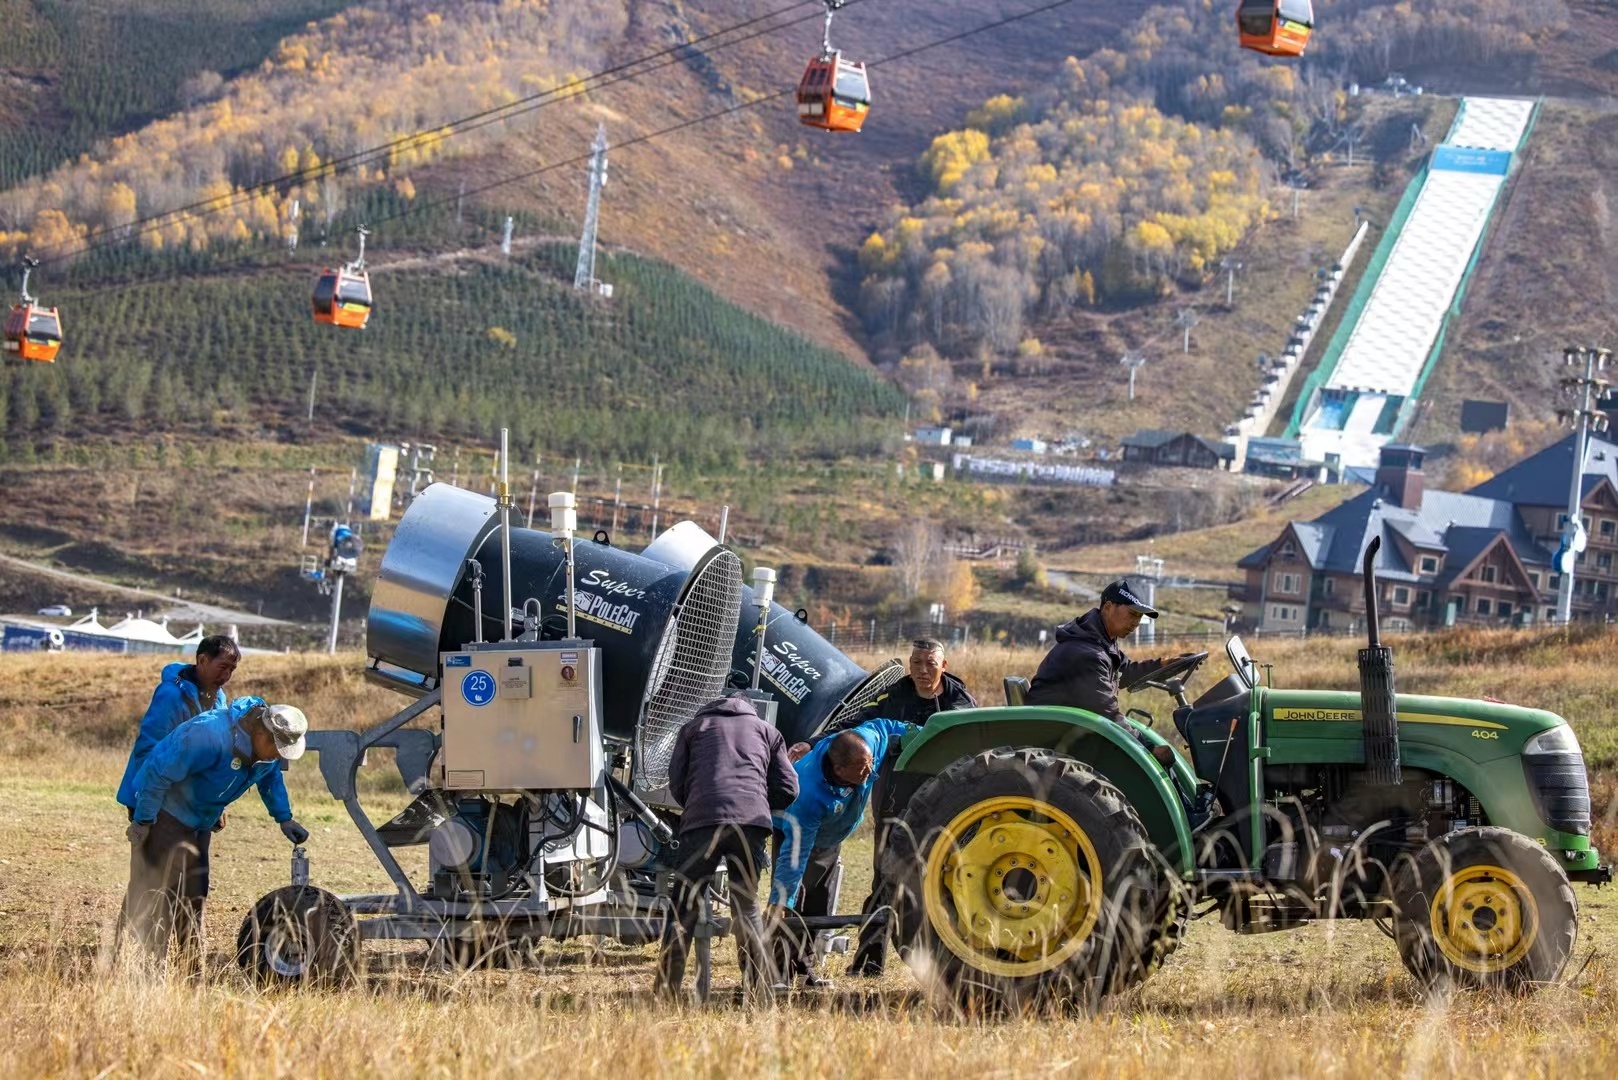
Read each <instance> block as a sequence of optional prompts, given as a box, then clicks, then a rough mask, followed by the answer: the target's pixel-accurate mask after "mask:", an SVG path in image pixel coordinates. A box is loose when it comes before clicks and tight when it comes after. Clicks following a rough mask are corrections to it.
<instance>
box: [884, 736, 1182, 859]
mask: <svg viewBox="0 0 1618 1080" xmlns="http://www.w3.org/2000/svg"><path fill="white" fill-rule="evenodd" d="M1001 746H1012V747H1024V746H1032V747H1039V748H1041V749H1045V750H1054V751H1055V752H1056V753H1058V754H1064V755H1066V756H1068V757H1071V758H1073V759H1074V760H1076V761H1081V762H1083V763H1084V764H1086V765H1088V766H1090V767H1091V768H1092V769H1094V770H1095V771H1096V772H1098V773H1100V774H1101V775H1102V776H1104V777H1106V778H1107V780H1108V781H1109V782H1110V783H1111V784H1112V785H1113V786H1114V787H1116V788H1118V790H1119V791H1121V792H1123V794H1124V797H1125V798H1127V799H1128V800H1129V802H1130V804H1131V805H1132V806H1133V807H1134V809H1135V813H1137V814H1138V815H1140V819H1141V823H1142V824H1144V825H1145V826H1146V832H1147V834H1148V835H1149V836H1151V838H1152V843H1153V844H1154V845H1156V847H1157V849H1158V851H1159V853H1161V855H1162V856H1163V858H1164V859H1165V860H1167V862H1168V864H1169V865H1170V866H1172V867H1174V869H1175V870H1176V871H1177V872H1179V873H1180V874H1181V875H1182V876H1187V875H1189V874H1190V873H1191V870H1192V863H1193V859H1194V853H1193V849H1192V846H1191V825H1190V822H1189V821H1187V819H1186V814H1185V808H1184V807H1182V806H1181V805H1180V799H1179V796H1178V795H1176V794H1175V792H1174V788H1173V786H1172V785H1171V784H1170V782H1169V778H1168V776H1167V774H1165V773H1164V771H1163V768H1162V766H1160V765H1159V764H1158V763H1157V762H1156V761H1154V760H1153V759H1152V756H1151V755H1150V754H1149V753H1147V751H1146V748H1145V747H1144V746H1142V745H1141V744H1140V742H1138V741H1137V740H1136V739H1135V738H1134V736H1132V735H1131V734H1130V733H1129V731H1128V730H1126V729H1125V728H1123V727H1121V726H1119V725H1118V724H1115V723H1113V722H1112V721H1111V720H1108V719H1106V718H1105V717H1102V716H1097V715H1096V714H1095V713H1092V712H1086V711H1084V710H1083V709H1065V708H1058V707H1054V706H1037V707H1030V706H1009V707H1005V708H994V709H961V710H958V711H953V712H942V713H934V714H933V716H932V718H931V719H930V720H928V721H927V725H926V726H925V727H923V728H922V729H921V730H920V731H918V732H915V733H913V734H911V735H908V736H906V737H905V740H904V750H903V753H901V755H900V757H899V761H898V764H897V766H896V768H898V769H899V770H900V771H901V772H909V773H917V774H920V775H923V776H936V775H938V774H939V773H940V772H942V771H943V770H944V769H945V768H946V767H947V766H948V765H949V764H950V763H951V762H952V761H956V760H959V759H960V758H963V757H970V756H972V755H973V754H978V753H981V752H983V751H984V750H992V749H995V748H996V747H1001Z"/></svg>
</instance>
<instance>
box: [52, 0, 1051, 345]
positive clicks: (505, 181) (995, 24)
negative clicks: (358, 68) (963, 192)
mask: <svg viewBox="0 0 1618 1080" xmlns="http://www.w3.org/2000/svg"><path fill="white" fill-rule="evenodd" d="M848 2H849V3H858V2H861V0H848ZM1071 3H1073V0H1048V2H1046V3H1044V4H1040V5H1038V6H1036V7H1032V8H1029V9H1027V10H1025V11H1021V12H1017V13H1014V14H1012V15H1007V16H1004V17H1002V18H999V19H996V20H994V21H992V22H988V23H984V24H981V25H979V26H975V27H970V28H968V29H966V30H961V31H957V32H956V33H953V34H948V35H945V36H944V37H940V38H936V39H934V40H931V41H927V42H924V43H922V44H920V45H915V46H911V47H909V48H905V49H900V50H898V51H896V52H893V53H890V54H888V55H886V56H883V57H881V58H879V59H876V60H872V61H869V62H868V63H866V65H865V66H866V68H868V69H869V68H879V67H882V66H884V65H888V64H893V63H897V62H899V61H901V60H906V59H909V58H910V57H913V56H917V55H920V54H921V53H925V52H928V51H931V50H933V49H938V48H942V47H944V46H946V45H951V44H954V43H956V42H958V41H963V40H965V39H967V38H971V37H975V36H976V35H978V34H983V33H988V32H990V31H993V30H998V29H1000V28H1001V27H1004V26H1009V25H1011V24H1013V23H1017V22H1022V21H1024V20H1026V19H1031V18H1034V17H1036V16H1039V15H1043V14H1046V13H1048V12H1051V11H1054V10H1056V9H1058V8H1063V7H1066V6H1068V5H1069V4H1071ZM814 17H815V18H819V17H820V16H819V15H818V14H817V15H816V16H814ZM796 21H797V22H802V21H806V20H803V19H799V20H796ZM789 25H790V24H789ZM774 29H779V27H777V28H774ZM763 32H766V33H767V32H770V31H763ZM796 93H797V88H796V87H793V88H789V89H783V90H778V91H776V92H774V93H769V94H763V95H760V96H758V97H755V98H752V99H750V100H748V101H743V102H737V103H736V104H733V105H728V106H726V107H724V108H721V109H716V110H713V111H711V112H708V113H703V114H701V115H698V116H694V117H691V118H689V119H686V120H682V121H680V122H678V123H675V124H670V125H667V126H666V127H662V128H658V129H656V130H654V131H649V132H646V133H644V134H641V135H636V136H632V137H630V138H627V139H624V140H623V141H622V142H619V143H618V144H617V147H618V148H619V149H626V148H628V147H631V146H636V145H639V144H642V143H647V142H651V141H652V140H653V139H658V138H662V137H663V136H665V135H672V134H675V133H677V132H680V131H684V130H686V129H687V128H692V127H696V126H698V125H701V124H707V123H712V122H713V121H716V120H721V119H724V118H725V117H728V116H733V115H735V114H737V113H740V112H744V111H746V110H748V109H753V108H757V107H758V106H760V105H765V104H768V103H770V102H773V101H778V100H780V99H782V98H785V97H791V96H794V95H795V94H796ZM563 100H565V99H563ZM441 126H442V125H441ZM590 157H591V155H590V154H589V153H584V154H579V155H575V156H573V157H569V158H565V159H563V160H559V161H553V162H550V163H548V164H545V165H540V166H537V167H536V168H532V169H527V170H524V171H523V172H520V173H515V174H513V175H510V176H505V177H501V178H499V179H496V180H492V181H490V182H488V183H486V184H480V185H478V186H477V187H474V188H466V189H464V190H461V191H458V192H457V193H456V194H454V195H449V196H445V197H444V198H441V199H431V200H421V201H417V202H414V203H412V204H411V205H410V206H408V207H406V208H405V209H403V210H400V211H399V212H397V213H394V214H389V215H387V216H385V217H382V218H378V219H375V220H374V221H372V222H370V223H369V224H370V225H372V226H375V225H383V224H387V223H388V222H391V221H397V220H400V219H403V218H407V217H409V216H411V215H412V214H418V213H424V212H427V211H430V210H434V209H437V208H439V207H444V206H448V205H450V204H452V203H454V202H456V201H458V200H460V199H462V198H464V197H465V196H467V195H481V194H484V193H486V192H489V191H493V190H495V189H497V188H501V187H506V186H508V185H510V184H516V183H521V182H523V181H525V180H529V179H532V178H533V177H536V176H540V175H543V174H545V173H548V172H552V171H554V170H556V169H563V168H572V167H576V166H578V165H580V164H582V163H584V162H587V161H589V160H590ZM324 168H325V167H323V169H324ZM208 212H210V211H205V212H204V213H203V214H199V215H198V216H205V215H206V213H208ZM125 239H127V236H121V237H119V238H118V240H117V242H118V243H122V242H123V240H125ZM108 246H112V242H109V241H102V242H101V243H98V244H93V245H86V246H84V247H83V248H81V249H79V250H80V251H91V250H97V249H99V248H101V247H108ZM58 258H61V256H58ZM351 265H352V264H351ZM166 276H173V275H166ZM142 280H143V281H152V280H158V278H156V277H152V276H146V277H143V279H142ZM120 287H121V286H120ZM101 291H104V290H95V291H94V292H92V293H91V294H90V295H95V294H96V293H99V292H101ZM365 306H366V308H367V315H368V314H369V310H368V309H369V307H370V297H369V289H368V282H367V293H366V296H365ZM52 310H53V311H54V309H52Z"/></svg>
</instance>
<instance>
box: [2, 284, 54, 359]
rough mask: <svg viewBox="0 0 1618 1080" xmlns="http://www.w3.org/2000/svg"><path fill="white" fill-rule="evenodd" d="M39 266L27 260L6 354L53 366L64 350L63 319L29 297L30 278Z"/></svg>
mask: <svg viewBox="0 0 1618 1080" xmlns="http://www.w3.org/2000/svg"><path fill="white" fill-rule="evenodd" d="M38 265H39V260H38V259H28V258H25V259H23V264H22V295H21V296H20V297H19V298H18V300H17V302H16V303H15V304H13V305H12V306H11V314H9V315H7V316H6V335H5V347H6V354H7V355H8V356H16V357H17V358H18V359H21V360H32V361H34V362H35V363H40V364H53V363H55V362H56V354H57V352H59V351H60V350H61V348H62V317H61V316H60V315H58V314H57V312H56V309H55V308H53V307H52V308H48V307H42V306H41V305H40V304H39V303H37V302H36V301H35V300H34V298H33V297H32V296H29V295H28V275H29V273H30V271H32V270H33V268H34V267H36V266H38Z"/></svg>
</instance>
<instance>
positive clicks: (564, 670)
mask: <svg viewBox="0 0 1618 1080" xmlns="http://www.w3.org/2000/svg"><path fill="white" fill-rule="evenodd" d="M439 662H440V663H441V664H442V665H443V668H442V670H443V673H444V676H443V683H442V686H443V706H444V747H443V780H442V783H443V786H444V787H445V788H447V789H449V790H451V791H550V790H566V789H571V790H588V789H590V788H593V787H595V786H596V784H597V783H598V782H599V781H600V779H601V774H602V771H603V770H604V768H605V766H606V762H605V751H604V749H603V747H602V744H601V651H600V650H599V649H595V648H592V647H591V645H590V642H588V641H524V642H517V641H503V642H496V643H491V644H487V645H475V646H471V647H469V648H467V649H464V650H462V651H460V652H447V653H441V654H440V656H439Z"/></svg>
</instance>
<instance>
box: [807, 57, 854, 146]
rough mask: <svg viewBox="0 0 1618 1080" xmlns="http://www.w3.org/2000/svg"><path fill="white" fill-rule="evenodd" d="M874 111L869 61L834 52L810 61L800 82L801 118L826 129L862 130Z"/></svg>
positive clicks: (811, 125) (811, 124) (809, 124)
mask: <svg viewBox="0 0 1618 1080" xmlns="http://www.w3.org/2000/svg"><path fill="white" fill-rule="evenodd" d="M870 111H871V83H870V80H869V79H868V78H866V75H865V65H864V64H858V63H855V62H854V61H852V60H844V59H843V57H842V55H841V54H840V53H837V52H832V53H831V54H830V55H827V54H824V53H823V54H821V55H820V56H817V57H815V58H814V59H813V60H810V61H809V67H808V69H807V70H805V71H804V73H803V79H802V81H801V82H799V83H798V121H799V122H800V123H803V124H807V125H808V126H810V127H817V128H821V129H823V130H825V131H858V130H859V129H860V128H861V127H862V126H863V125H864V124H865V117H866V116H867V115H868V114H869V113H870Z"/></svg>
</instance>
